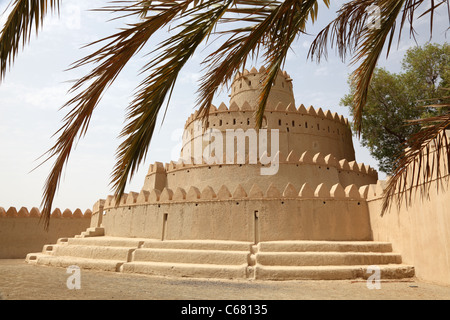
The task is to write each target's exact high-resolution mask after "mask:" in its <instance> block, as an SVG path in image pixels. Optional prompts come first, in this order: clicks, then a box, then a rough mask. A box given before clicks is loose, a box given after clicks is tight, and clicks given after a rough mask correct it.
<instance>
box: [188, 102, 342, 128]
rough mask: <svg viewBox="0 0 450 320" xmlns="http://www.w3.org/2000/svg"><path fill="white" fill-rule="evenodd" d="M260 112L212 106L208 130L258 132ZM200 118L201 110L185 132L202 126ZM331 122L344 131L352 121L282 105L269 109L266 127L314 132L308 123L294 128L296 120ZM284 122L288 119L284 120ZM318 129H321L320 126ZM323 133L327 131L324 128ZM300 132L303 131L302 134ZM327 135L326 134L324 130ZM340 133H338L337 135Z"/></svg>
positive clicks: (245, 105)
mask: <svg viewBox="0 0 450 320" xmlns="http://www.w3.org/2000/svg"><path fill="white" fill-rule="evenodd" d="M255 110H256V107H253V108H252V107H251V105H250V103H249V102H247V101H245V102H244V103H243V104H242V105H238V104H237V103H236V102H234V103H232V104H230V106H229V107H228V106H227V105H226V104H225V103H223V102H222V103H221V104H220V106H219V107H218V108H217V107H216V106H214V105H211V107H210V110H209V115H210V117H209V119H208V120H209V122H208V125H207V128H217V129H219V130H220V129H221V128H225V129H231V128H236V126H238V127H240V128H241V127H242V128H255V125H256V123H255V121H254V119H253V112H254V111H255ZM283 115H285V116H289V117H287V118H289V119H291V123H289V122H288V123H286V122H283V121H282V122H280V121H278V120H280V116H283ZM199 116H200V114H199V112H198V110H195V112H193V113H191V115H190V116H189V117H188V119H187V120H186V123H185V126H184V128H185V129H194V128H193V127H192V125H193V123H199V124H200V122H199V121H200V120H201V119H200V118H199ZM314 118H315V120H329V121H332V122H333V123H334V124H336V125H339V124H340V125H342V126H343V127H348V126H349V121H348V119H347V118H345V117H344V116H343V115H339V114H338V113H336V112H331V111H330V110H325V111H324V110H323V109H322V108H320V107H319V108H318V109H315V108H314V107H313V106H309V107H308V108H306V107H305V106H304V105H303V104H301V105H300V106H298V107H295V105H293V104H292V103H290V104H283V103H282V102H278V103H277V104H276V105H275V107H273V108H270V107H266V109H265V123H264V124H263V127H266V126H267V127H270V128H280V129H282V128H284V127H292V128H293V129H294V130H295V129H297V127H298V128H302V124H303V128H304V129H308V128H313V127H314V126H313V123H312V122H311V125H310V126H308V125H307V123H306V122H305V123H302V122H301V121H297V126H296V125H295V122H294V125H292V121H293V120H294V121H295V120H302V119H311V120H313V119H314ZM283 120H284V119H283ZM316 127H317V126H316ZM322 129H323V128H322ZM298 131H299V132H300V130H298ZM323 131H325V130H323ZM335 133H336V132H335Z"/></svg>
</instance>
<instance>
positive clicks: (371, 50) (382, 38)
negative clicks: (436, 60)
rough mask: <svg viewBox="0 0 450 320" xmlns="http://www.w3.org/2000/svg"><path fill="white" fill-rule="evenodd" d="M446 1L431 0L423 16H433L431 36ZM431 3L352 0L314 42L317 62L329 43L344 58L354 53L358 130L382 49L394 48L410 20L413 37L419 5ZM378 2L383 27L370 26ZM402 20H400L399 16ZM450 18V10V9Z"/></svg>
mask: <svg viewBox="0 0 450 320" xmlns="http://www.w3.org/2000/svg"><path fill="white" fill-rule="evenodd" d="M445 2H447V1H445V0H443V1H440V2H439V3H436V2H435V1H432V2H431V5H430V8H429V9H428V10H426V11H425V12H423V13H422V15H421V16H420V17H423V16H425V15H430V17H431V18H430V36H431V34H432V32H433V16H434V12H435V11H436V9H437V8H438V7H439V6H441V5H442V4H444V3H445ZM424 4H429V1H425V0H396V1H391V0H378V1H376V0H361V1H349V2H347V3H345V4H344V5H343V6H342V7H341V9H340V10H339V11H338V16H337V17H336V19H334V20H333V21H332V22H331V23H329V24H328V25H327V26H326V27H325V28H324V29H323V30H322V31H321V32H319V33H318V35H317V36H316V38H315V39H314V41H313V42H312V44H311V47H310V50H309V53H308V57H310V58H311V59H314V58H316V60H317V61H318V62H320V60H321V59H322V58H326V57H327V54H328V53H327V47H328V43H330V44H331V47H332V48H333V47H334V46H336V50H337V51H338V53H339V56H340V57H341V59H342V60H345V59H346V57H347V56H348V55H353V54H354V56H353V58H352V61H351V64H358V63H359V66H358V67H357V68H356V69H355V71H354V72H353V73H352V81H353V82H354V84H355V88H356V91H355V94H354V109H355V112H354V116H355V117H354V123H355V128H356V129H357V131H358V133H360V131H361V119H362V112H363V107H364V105H365V103H366V101H367V94H368V89H369V84H370V81H371V78H372V75H373V72H374V70H375V67H376V64H377V62H378V59H379V57H380V56H381V53H382V51H383V49H384V48H385V47H386V46H387V55H389V52H390V50H391V46H392V44H393V39H394V35H395V31H396V24H397V22H400V26H399V30H400V31H399V36H398V37H399V41H400V38H401V35H402V32H401V31H402V29H403V28H404V26H405V25H406V24H407V23H408V24H409V31H410V36H411V37H414V35H415V30H414V22H415V21H416V20H417V18H415V16H414V14H415V12H416V11H417V10H418V8H419V7H420V6H422V5H424ZM373 5H376V6H378V7H379V8H380V12H381V21H380V23H381V28H378V29H377V28H368V26H367V19H368V17H369V15H368V9H369V8H370V7H371V6H373ZM399 17H400V20H399V21H398V18H399ZM449 17H450V12H449Z"/></svg>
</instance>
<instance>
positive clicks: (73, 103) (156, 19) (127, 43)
mask: <svg viewBox="0 0 450 320" xmlns="http://www.w3.org/2000/svg"><path fill="white" fill-rule="evenodd" d="M187 5H188V3H187V2H185V3H182V4H181V5H179V4H177V3H175V4H173V6H172V7H170V8H167V7H166V6H165V9H166V10H159V11H158V10H155V11H157V12H160V13H158V14H155V15H154V16H151V17H147V18H146V19H144V20H142V21H140V22H139V23H136V24H134V25H131V26H130V27H129V28H126V29H124V30H122V31H121V32H119V33H117V34H115V35H113V36H110V37H107V38H105V39H102V40H100V41H97V42H95V43H99V42H105V41H109V42H108V43H107V44H106V45H105V46H103V47H102V48H101V49H99V50H97V51H96V52H94V53H93V54H91V55H88V56H87V57H85V58H83V59H81V60H79V61H78V62H77V63H75V64H74V65H73V68H78V67H81V66H83V65H86V64H98V66H97V67H95V68H94V69H93V70H92V71H91V72H90V73H89V74H88V75H86V76H85V77H83V78H81V79H79V80H78V81H76V82H75V84H74V85H73V87H72V88H71V92H76V91H79V90H81V92H80V93H78V94H77V95H76V96H75V97H74V98H72V99H71V100H69V101H68V102H67V103H66V104H65V105H64V106H63V107H64V108H68V107H71V108H72V109H71V110H70V111H69V112H68V113H67V114H66V116H65V117H64V119H63V121H64V124H63V126H62V127H61V128H60V129H59V130H58V131H57V132H56V133H55V134H59V137H58V139H57V141H56V143H55V145H54V146H53V147H52V148H51V149H50V150H49V151H48V152H47V154H48V157H47V158H46V159H45V160H44V162H46V161H48V160H50V159H51V158H56V159H55V162H54V164H53V166H52V169H51V172H50V174H49V176H48V177H47V180H46V183H45V187H44V194H43V200H42V207H43V208H42V219H44V222H45V226H46V228H48V226H49V221H50V214H51V210H52V204H53V200H54V197H55V194H56V190H57V188H58V185H59V183H60V179H61V175H62V171H63V169H64V166H65V165H66V163H67V161H68V159H69V156H70V154H71V151H72V148H73V145H74V143H75V142H76V141H77V139H79V138H80V137H82V136H83V135H84V134H86V131H87V129H88V126H89V122H90V119H91V116H92V114H93V112H94V109H95V107H96V106H97V105H98V103H99V101H100V99H101V97H102V95H103V93H104V91H105V90H106V89H107V88H108V87H109V86H110V85H111V84H112V83H113V82H114V80H115V79H116V77H117V76H118V74H119V73H120V72H121V70H122V69H123V68H124V67H125V65H126V64H127V63H128V61H129V60H130V59H131V57H132V56H134V55H135V54H136V53H137V52H138V51H139V50H141V48H142V47H143V46H144V45H145V43H146V42H147V41H148V40H149V38H150V37H151V36H152V35H153V34H154V33H155V32H156V31H157V30H159V29H160V28H162V27H164V26H165V25H167V23H169V22H170V21H172V19H173V18H174V17H175V16H176V15H177V14H179V13H180V12H181V11H182V10H185V8H186V7H187ZM141 8H142V7H141ZM152 8H153V7H152ZM154 8H155V9H156V7H154ZM129 10H130V9H129ZM134 14H138V15H140V14H141V11H140V10H139V7H134ZM85 85H86V86H87V88H86V89H84V90H82V89H83V87H84V86H85Z"/></svg>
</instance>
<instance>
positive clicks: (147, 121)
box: [112, 0, 233, 200]
mask: <svg viewBox="0 0 450 320" xmlns="http://www.w3.org/2000/svg"><path fill="white" fill-rule="evenodd" d="M232 3H233V1H232V0H228V1H218V0H215V1H208V2H205V3H201V4H198V5H197V6H194V7H193V8H192V9H189V10H187V11H186V12H185V13H183V15H182V17H181V18H183V17H184V16H188V15H190V16H192V18H190V19H189V20H188V21H186V22H184V23H182V24H181V25H179V26H177V28H180V29H181V31H180V32H179V33H178V34H176V35H174V36H172V37H170V38H168V39H167V40H165V41H163V42H162V43H161V44H160V46H159V47H158V48H157V49H156V50H155V51H154V52H157V51H162V52H161V53H160V54H159V55H158V56H157V57H156V58H155V59H153V61H152V62H150V63H148V64H147V65H146V67H145V69H144V72H147V73H149V74H150V75H149V76H148V77H147V78H146V79H145V80H144V81H143V82H142V83H141V85H140V86H139V87H140V90H139V92H138V93H137V95H136V97H135V99H134V100H133V102H132V103H131V105H130V106H129V108H128V113H127V119H128V124H127V125H126V126H125V127H124V129H123V130H122V132H121V137H124V138H125V140H124V141H123V142H122V144H121V145H120V146H119V148H118V150H117V153H116V156H117V163H116V165H115V167H114V170H113V173H112V186H113V189H114V190H115V197H116V199H118V200H119V199H121V197H122V196H123V194H124V191H125V186H126V184H127V182H128V180H129V179H132V177H133V175H134V173H135V172H136V170H137V168H138V166H139V164H140V163H141V162H142V161H143V160H144V159H145V157H146V154H147V151H148V147H149V144H150V141H151V139H152V136H153V132H154V129H155V125H156V118H157V115H158V113H159V112H160V110H161V108H162V106H163V104H164V102H165V100H166V98H167V96H168V94H170V92H171V90H172V88H173V87H174V85H175V82H176V79H177V76H178V74H179V72H180V71H181V69H182V68H183V66H184V65H185V63H186V62H187V61H188V60H189V58H190V57H191V56H192V55H193V54H194V52H195V51H196V49H197V48H198V46H199V45H200V44H201V43H202V42H203V41H204V40H205V39H206V38H207V37H208V36H209V35H210V34H211V32H212V31H213V30H214V28H215V26H216V24H217V23H218V21H220V19H221V17H222V16H223V14H224V13H225V12H226V10H227V9H228V8H229V6H230V5H232ZM208 6H209V10H205V9H207V7H208Z"/></svg>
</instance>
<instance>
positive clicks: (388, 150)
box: [341, 43, 450, 174]
mask: <svg viewBox="0 0 450 320" xmlns="http://www.w3.org/2000/svg"><path fill="white" fill-rule="evenodd" d="M449 59H450V46H449V45H448V44H447V43H445V44H443V45H439V44H427V45H425V46H423V47H414V48H411V49H409V50H408V51H407V52H406V54H405V57H404V58H403V61H402V72H400V73H399V74H394V73H390V72H389V71H387V70H385V69H383V68H377V69H376V70H375V72H374V75H373V78H372V81H371V84H370V87H369V88H370V89H369V93H368V96H367V102H366V105H365V107H364V113H363V116H362V129H361V132H360V134H361V144H362V145H363V146H365V147H367V148H368V149H369V150H370V153H371V155H372V156H373V157H374V158H375V159H377V161H378V164H379V167H380V170H381V171H383V172H386V173H388V174H391V173H392V172H393V170H394V169H395V164H396V159H397V158H398V157H399V156H400V155H401V153H402V152H403V151H404V148H405V144H406V143H407V140H408V138H409V137H410V136H412V135H413V134H415V133H417V132H419V130H420V129H421V126H420V125H418V124H411V123H408V121H410V120H417V119H422V118H427V117H432V116H436V115H439V114H444V113H445V112H447V108H445V107H443V108H434V107H424V105H427V102H432V103H433V104H436V103H439V104H442V103H445V102H448V101H447V100H448V99H444V97H445V96H446V95H447V92H446V91H445V90H444V89H445V88H447V87H448V86H449V84H450V74H449V70H450V69H449V68H450V67H449V63H450V60H449ZM354 91H355V88H354V87H351V93H349V94H348V95H346V96H345V97H344V98H343V99H342V100H341V105H344V106H348V107H349V108H350V111H351V113H352V114H354V112H355V109H354V107H353V101H354V94H353V93H354Z"/></svg>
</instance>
